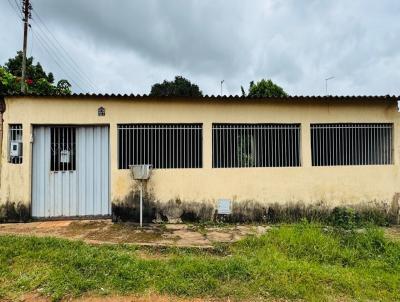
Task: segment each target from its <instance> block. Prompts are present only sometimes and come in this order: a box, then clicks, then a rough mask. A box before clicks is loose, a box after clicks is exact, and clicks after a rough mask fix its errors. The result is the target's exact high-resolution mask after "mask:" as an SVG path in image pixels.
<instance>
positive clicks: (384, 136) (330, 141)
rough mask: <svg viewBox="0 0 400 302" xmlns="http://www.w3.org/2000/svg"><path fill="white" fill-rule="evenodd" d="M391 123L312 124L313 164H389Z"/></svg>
mask: <svg viewBox="0 0 400 302" xmlns="http://www.w3.org/2000/svg"><path fill="white" fill-rule="evenodd" d="M392 135H393V124H384V123H374V124H361V123H343V124H311V155H312V165H313V166H347V165H390V164H392V163H393V154H392V153H393V150H392V144H393V137H392Z"/></svg>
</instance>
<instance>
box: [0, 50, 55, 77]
mask: <svg viewBox="0 0 400 302" xmlns="http://www.w3.org/2000/svg"><path fill="white" fill-rule="evenodd" d="M4 68H5V69H6V70H7V71H8V72H10V73H11V74H13V75H15V76H16V77H22V51H18V52H17V55H16V56H15V57H14V58H10V59H8V62H7V63H5V64H4ZM26 78H27V79H31V80H32V81H38V80H40V79H45V80H47V82H49V83H50V84H53V83H54V76H53V74H52V73H51V72H49V73H48V74H46V72H45V71H44V70H43V67H42V65H41V64H40V63H39V62H37V63H36V65H34V64H33V57H29V58H26Z"/></svg>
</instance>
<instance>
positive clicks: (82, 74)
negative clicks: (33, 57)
mask: <svg viewBox="0 0 400 302" xmlns="http://www.w3.org/2000/svg"><path fill="white" fill-rule="evenodd" d="M33 13H34V14H35V16H36V17H37V18H38V20H39V22H40V23H41V24H42V25H43V27H44V28H45V29H46V31H47V32H48V33H49V34H50V36H51V38H52V39H48V40H49V41H50V42H53V41H55V42H56V43H57V45H58V47H59V48H60V49H61V50H62V52H63V54H62V53H61V52H60V55H63V56H64V57H66V58H67V59H68V60H69V62H70V63H71V64H70V65H71V66H72V69H73V71H74V72H75V73H76V74H77V75H79V76H80V77H81V79H83V80H84V82H86V83H87V84H89V86H90V87H91V88H92V89H94V90H96V89H98V87H97V86H96V84H95V83H94V82H93V81H92V80H91V79H90V77H89V76H88V75H87V74H86V73H85V72H84V71H83V70H82V69H81V68H80V67H79V65H78V64H77V63H76V61H75V60H74V59H73V58H72V57H71V56H70V54H69V53H68V52H67V51H66V49H65V48H64V47H63V45H62V44H61V43H60V41H59V40H58V39H57V38H56V36H55V35H54V34H53V33H52V32H51V30H50V29H49V27H48V26H47V25H46V23H45V22H44V21H43V19H42V18H41V17H40V16H39V14H38V13H37V12H36V10H35V9H33ZM34 21H35V20H34ZM35 23H36V25H37V26H38V27H40V26H39V24H38V23H37V22H35ZM42 33H43V34H44V35H47V34H46V33H45V32H44V31H42ZM52 44H53V47H55V48H57V45H55V44H54V43H52Z"/></svg>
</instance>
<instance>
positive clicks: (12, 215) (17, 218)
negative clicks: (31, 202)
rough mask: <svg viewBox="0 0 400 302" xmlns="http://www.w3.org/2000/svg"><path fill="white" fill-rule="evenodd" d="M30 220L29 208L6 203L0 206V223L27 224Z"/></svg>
mask: <svg viewBox="0 0 400 302" xmlns="http://www.w3.org/2000/svg"><path fill="white" fill-rule="evenodd" d="M30 220H31V208H30V206H26V205H25V204H23V203H21V202H18V203H15V202H10V201H7V202H6V203H5V204H2V205H0V223H7V222H29V221H30Z"/></svg>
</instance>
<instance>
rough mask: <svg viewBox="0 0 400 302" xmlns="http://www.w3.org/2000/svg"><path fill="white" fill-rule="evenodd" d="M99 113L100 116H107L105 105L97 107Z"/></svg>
mask: <svg viewBox="0 0 400 302" xmlns="http://www.w3.org/2000/svg"><path fill="white" fill-rule="evenodd" d="M97 115H98V116H105V115H106V109H105V108H104V107H99V108H98V109H97Z"/></svg>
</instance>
